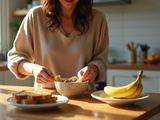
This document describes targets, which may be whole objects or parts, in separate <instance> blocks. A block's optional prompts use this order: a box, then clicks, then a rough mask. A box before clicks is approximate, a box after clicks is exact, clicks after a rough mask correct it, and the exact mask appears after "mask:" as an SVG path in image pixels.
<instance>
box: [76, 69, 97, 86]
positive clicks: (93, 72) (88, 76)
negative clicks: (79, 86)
mask: <svg viewBox="0 0 160 120" xmlns="http://www.w3.org/2000/svg"><path fill="white" fill-rule="evenodd" d="M97 71H98V69H97V67H96V66H86V67H84V68H82V69H81V70H80V71H79V72H78V74H77V76H78V77H79V78H80V77H83V81H87V80H89V83H92V82H93V81H94V80H95V78H96V77H97Z"/></svg>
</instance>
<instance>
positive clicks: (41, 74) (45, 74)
mask: <svg viewBox="0 0 160 120" xmlns="http://www.w3.org/2000/svg"><path fill="white" fill-rule="evenodd" d="M32 74H33V75H34V77H35V80H36V82H37V83H40V84H47V83H49V82H53V81H54V75H53V74H52V72H51V71H50V70H49V69H48V68H46V67H44V66H41V65H37V64H34V66H33V68H32Z"/></svg>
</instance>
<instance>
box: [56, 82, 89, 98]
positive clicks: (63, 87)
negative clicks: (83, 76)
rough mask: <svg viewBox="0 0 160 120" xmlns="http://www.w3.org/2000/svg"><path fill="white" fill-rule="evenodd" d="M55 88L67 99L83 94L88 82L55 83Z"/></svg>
mask: <svg viewBox="0 0 160 120" xmlns="http://www.w3.org/2000/svg"><path fill="white" fill-rule="evenodd" d="M55 87H56V90H57V92H58V93H59V94H61V95H63V96H67V97H73V96H79V95H82V94H83V93H84V91H85V90H86V89H87V87H88V81H86V82H79V83H74V82H57V81H55Z"/></svg>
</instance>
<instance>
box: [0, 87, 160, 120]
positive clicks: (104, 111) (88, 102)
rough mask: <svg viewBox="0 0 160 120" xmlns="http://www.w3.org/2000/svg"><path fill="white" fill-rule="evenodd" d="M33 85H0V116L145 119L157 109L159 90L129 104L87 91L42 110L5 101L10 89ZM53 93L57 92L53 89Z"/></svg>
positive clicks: (13, 119)
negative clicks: (115, 103)
mask: <svg viewBox="0 0 160 120" xmlns="http://www.w3.org/2000/svg"><path fill="white" fill-rule="evenodd" d="M30 88H33V87H26V86H25V87H24V86H7V85H0V120H50V119H54V120H61V119H62V120H104V119H106V120H121V119H123V120H124V119H125V120H131V119H136V120H145V119H148V118H150V117H152V116H154V115H156V114H157V113H159V112H160V102H159V99H160V94H155V93H149V94H150V97H149V98H148V99H146V100H144V101H140V102H137V103H135V104H133V105H130V106H110V105H108V104H107V103H105V102H101V101H99V100H96V99H94V98H92V97H91V93H92V92H94V91H86V92H85V93H84V94H83V95H81V96H80V97H74V98H69V102H68V103H67V104H64V105H61V106H58V107H55V108H52V109H49V110H43V111H26V110H20V109H17V108H16V107H15V106H11V105H8V104H6V103H5V99H7V98H9V97H11V96H12V93H13V92H16V91H20V90H24V89H30ZM53 92H54V94H58V93H57V92H56V90H54V89H53Z"/></svg>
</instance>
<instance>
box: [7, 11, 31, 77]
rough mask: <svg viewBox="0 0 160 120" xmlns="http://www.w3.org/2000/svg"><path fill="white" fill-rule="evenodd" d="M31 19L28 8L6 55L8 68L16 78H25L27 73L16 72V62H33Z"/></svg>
mask: <svg viewBox="0 0 160 120" xmlns="http://www.w3.org/2000/svg"><path fill="white" fill-rule="evenodd" d="M32 19H33V14H32V11H31V10H30V11H29V13H28V14H27V15H26V17H25V18H24V20H23V21H22V24H21V26H20V28H19V31H18V32H17V35H16V38H15V41H14V43H13V48H12V49H11V50H9V52H8V55H7V57H8V59H7V60H8V68H9V70H10V71H11V72H12V73H13V74H14V75H15V76H16V77H17V78H18V79H25V78H27V77H28V76H27V75H22V74H20V73H19V72H18V64H19V63H20V62H21V61H22V60H26V61H28V62H32V63H33V62H34V54H33V47H32V46H33V44H32V43H33V42H32V39H33V38H32V33H33V31H32V24H33V23H32Z"/></svg>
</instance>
